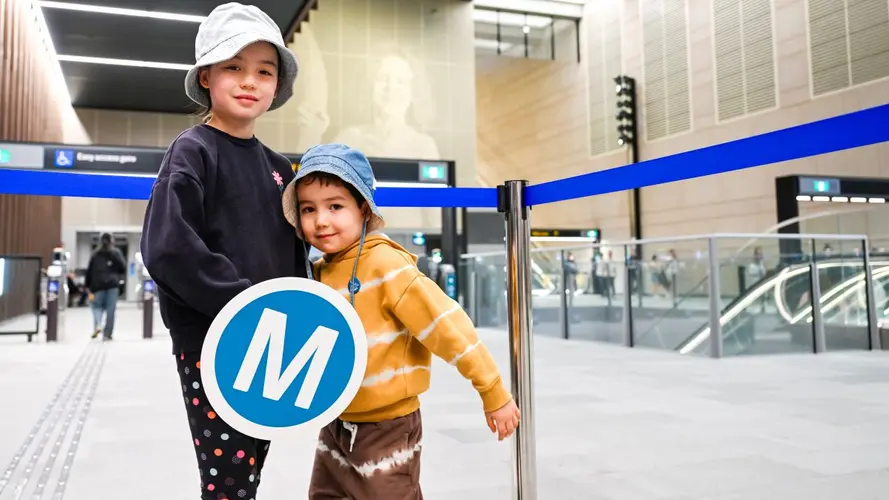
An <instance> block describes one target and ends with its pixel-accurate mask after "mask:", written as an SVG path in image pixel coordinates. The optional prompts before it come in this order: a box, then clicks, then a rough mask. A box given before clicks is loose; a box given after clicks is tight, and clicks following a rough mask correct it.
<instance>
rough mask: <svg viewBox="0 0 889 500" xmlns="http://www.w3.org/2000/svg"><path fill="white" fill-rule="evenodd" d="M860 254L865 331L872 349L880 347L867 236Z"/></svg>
mask: <svg viewBox="0 0 889 500" xmlns="http://www.w3.org/2000/svg"><path fill="white" fill-rule="evenodd" d="M861 245H862V246H863V248H862V250H863V252H862V255H864V286H865V287H867V295H866V297H867V331H868V334H869V336H870V348H871V350H872V351H879V350H880V349H882V348H883V347H882V345H880V344H881V343H882V342H881V339H880V325H879V323H878V320H877V302H876V299H875V298H874V275H873V270H872V269H871V268H870V249H869V248H868V241H867V238H865V239H864V240H862V242H861Z"/></svg>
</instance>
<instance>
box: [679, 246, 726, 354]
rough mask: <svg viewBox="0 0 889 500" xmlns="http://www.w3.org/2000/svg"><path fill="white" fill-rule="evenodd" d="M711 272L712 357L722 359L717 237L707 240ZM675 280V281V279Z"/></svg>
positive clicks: (709, 278) (709, 274)
mask: <svg viewBox="0 0 889 500" xmlns="http://www.w3.org/2000/svg"><path fill="white" fill-rule="evenodd" d="M707 247H708V254H709V255H708V257H709V259H710V261H709V264H710V270H709V273H708V274H707V282H708V285H709V291H710V356H711V357H714V358H721V357H722V324H721V323H720V319H721V316H722V300H721V297H720V295H719V294H720V289H719V255H718V252H719V247H718V245H717V240H716V238H715V237H711V238H709V239H708V240H707ZM674 280H675V279H674Z"/></svg>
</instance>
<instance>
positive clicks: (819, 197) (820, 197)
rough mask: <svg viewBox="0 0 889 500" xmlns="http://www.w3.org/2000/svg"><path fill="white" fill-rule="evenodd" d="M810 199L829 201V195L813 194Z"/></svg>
mask: <svg viewBox="0 0 889 500" xmlns="http://www.w3.org/2000/svg"><path fill="white" fill-rule="evenodd" d="M812 201H830V196H813V197H812Z"/></svg>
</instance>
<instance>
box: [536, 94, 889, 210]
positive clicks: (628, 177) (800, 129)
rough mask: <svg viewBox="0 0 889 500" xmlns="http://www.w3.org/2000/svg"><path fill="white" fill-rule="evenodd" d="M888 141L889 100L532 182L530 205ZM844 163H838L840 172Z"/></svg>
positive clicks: (652, 184) (837, 169)
mask: <svg viewBox="0 0 889 500" xmlns="http://www.w3.org/2000/svg"><path fill="white" fill-rule="evenodd" d="M886 141H889V105H882V106H877V107H874V108H869V109H865V110H862V111H856V112H853V113H848V114H845V115H840V116H836V117H833V118H827V119H824V120H820V121H816V122H812V123H807V124H804V125H798V126H795V127H790V128H786V129H782V130H777V131H774V132H769V133H766V134H762V135H756V136H752V137H747V138H744V139H739V140H736V141H732V142H727V143H723V144H717V145H715V146H709V147H706V148H702V149H697V150H693V151H688V152H685V153H679V154H676V155H672V156H665V157H662V158H656V159H653V160H647V161H644V162H640V163H636V164H634V165H626V166H622V167H617V168H612V169H609V170H602V171H600V172H593V173H589V174H583V175H578V176H575V177H568V178H566V179H559V180H556V181H551V182H546V183H543V184H536V185H533V186H529V187H528V188H527V190H526V191H525V199H526V203H527V204H528V205H542V204H544V203H553V202H557V201H563V200H570V199H575V198H584V197H587V196H594V195H598V194H605V193H612V192H615V191H624V190H627V189H633V188H641V187H646V186H654V185H657V184H664V183H667V182H676V181H681V180H686V179H693V178H695V177H703V176H707V175H713V174H721V173H723V172H731V171H734V170H741V169H745V168H750V167H757V166H761V165H768V164H771V163H778V162H782V161H788V160H795V159H798V158H806V157H809V156H816V155H821V154H825V153H831V152H834V151H842V150H845V149H851V148H857V147H861V146H868V145H871V144H877V143H880V142H886ZM842 170H843V165H837V167H836V171H837V172H841V171H842Z"/></svg>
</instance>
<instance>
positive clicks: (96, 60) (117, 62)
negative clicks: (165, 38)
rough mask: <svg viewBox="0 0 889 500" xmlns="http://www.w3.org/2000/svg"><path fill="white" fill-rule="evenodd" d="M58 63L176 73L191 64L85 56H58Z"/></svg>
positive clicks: (186, 68)
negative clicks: (162, 70)
mask: <svg viewBox="0 0 889 500" xmlns="http://www.w3.org/2000/svg"><path fill="white" fill-rule="evenodd" d="M58 58H59V61H65V62H79V63H87V64H107V65H109V66H129V67H132V68H154V69H172V70H178V71H188V70H190V69H191V68H192V66H193V65H191V64H176V63H163V62H153V61H133V60H130V59H112V58H108V57H86V56H65V55H59V56H58Z"/></svg>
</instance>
